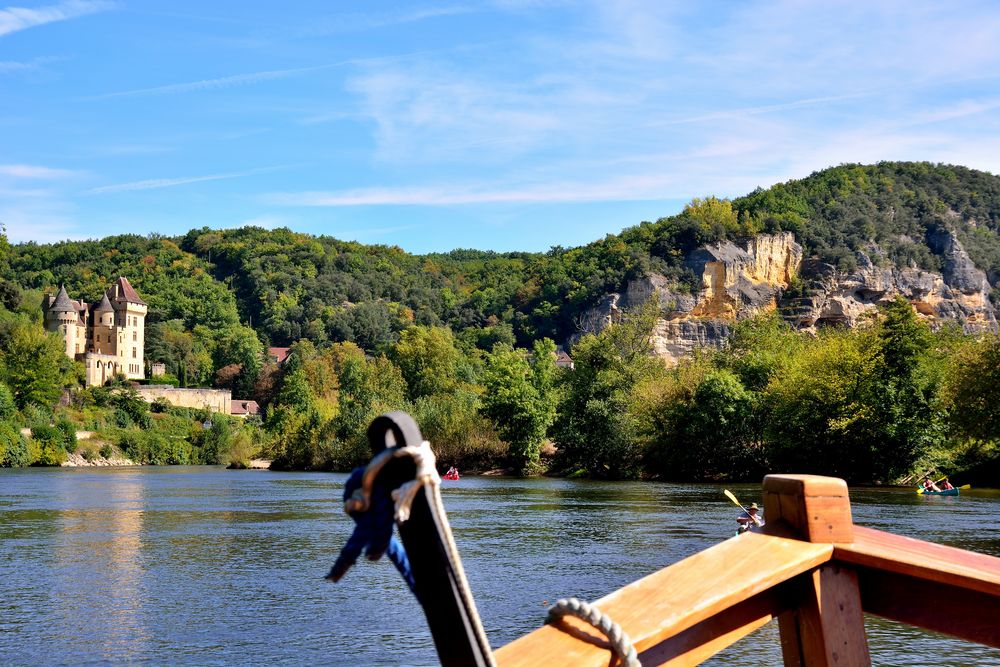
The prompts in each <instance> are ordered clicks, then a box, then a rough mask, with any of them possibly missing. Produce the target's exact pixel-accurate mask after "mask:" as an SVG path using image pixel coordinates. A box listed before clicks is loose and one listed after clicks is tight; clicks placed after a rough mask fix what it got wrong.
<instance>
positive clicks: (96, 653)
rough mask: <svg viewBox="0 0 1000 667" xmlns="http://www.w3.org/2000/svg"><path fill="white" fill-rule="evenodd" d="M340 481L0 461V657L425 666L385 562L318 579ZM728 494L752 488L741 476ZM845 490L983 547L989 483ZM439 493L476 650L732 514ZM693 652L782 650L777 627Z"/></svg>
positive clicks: (918, 638) (873, 629)
mask: <svg viewBox="0 0 1000 667" xmlns="http://www.w3.org/2000/svg"><path fill="white" fill-rule="evenodd" d="M344 479H345V476H344V475H338V474H317V473H278V472H266V471H230V470H223V469H221V468H215V467H142V468H118V469H96V468H89V469H88V468H77V469H69V468H64V469H28V470H0V664H3V665H12V664H13V665H21V664H24V665H35V664H38V665H53V664H73V665H78V664H102V663H152V664H172V665H173V664H198V665H210V664H241V665H243V664H245V665H259V664H267V665H275V664H306V663H308V664H332V665H382V664H384V665H396V664H434V663H435V662H436V658H435V653H434V649H433V644H432V642H431V639H430V635H429V633H428V631H427V629H426V625H425V622H424V619H423V616H422V612H421V610H420V608H419V606H418V605H417V604H416V602H415V601H414V600H413V598H412V597H411V595H410V593H409V592H408V591H407V590H406V589H405V586H404V584H403V583H402V581H401V580H400V578H399V576H398V575H397V574H396V572H395V570H394V569H393V568H392V566H391V565H389V564H388V563H384V562H379V563H369V562H361V563H359V564H358V565H357V566H356V567H355V568H354V569H352V570H351V572H350V573H349V574H348V575H347V577H346V578H345V579H344V580H343V581H342V582H340V583H338V584H331V583H328V582H325V581H324V580H323V579H322V577H323V575H324V574H325V573H326V572H327V570H328V569H329V567H330V565H331V564H332V563H333V560H334V558H335V557H336V554H337V552H338V550H339V548H340V546H341V545H342V544H343V543H344V541H345V540H346V539H347V537H348V535H349V534H350V531H351V521H350V519H349V518H348V517H347V516H345V515H344V514H343V513H342V511H341V503H340V500H339V499H340V496H341V488H342V484H343V482H344ZM729 488H730V489H732V490H733V491H734V492H735V493H736V494H737V495H738V496H739V497H740V499H741V500H743V501H744V502H746V503H749V502H752V501H758V502H759V501H760V496H759V486H748V485H743V486H739V485H730V486H729ZM851 495H852V501H853V511H854V520H855V522H856V523H858V524H861V525H866V526H871V527H874V528H880V529H884V530H890V531H892V532H895V533H899V534H904V535H911V536H914V537H921V538H923V539H928V540H931V541H935V542H941V543H944V544H950V545H953V546H957V547H962V548H966V549H973V550H976V551H981V552H985V553H990V554H993V555H996V556H1000V528H998V522H997V519H998V517H1000V491H972V492H967V493H963V494H962V495H961V496H960V497H958V498H921V497H918V496H917V495H916V494H915V493H913V492H911V491H907V490H875V489H856V490H852V492H851ZM444 499H445V505H446V507H447V509H448V513H449V518H450V520H451V523H452V527H453V530H454V532H455V536H456V539H457V542H458V545H459V549H460V551H461V554H462V559H463V561H464V564H465V567H466V571H467V574H468V577H469V580H470V584H471V586H472V589H473V591H474V593H475V596H476V601H477V604H478V607H479V611H480V614H481V615H482V618H483V622H484V624H485V626H486V633H487V635H488V636H489V638H490V641H491V643H492V644H493V645H494V646H501V645H503V644H505V643H507V642H508V641H510V640H512V639H514V638H515V637H517V636H519V635H521V634H523V633H525V632H527V631H529V630H531V629H534V628H536V627H538V625H539V624H540V623H541V622H542V620H543V618H544V616H545V611H546V609H547V607H548V606H549V605H550V604H551V603H552V602H554V601H555V600H556V599H557V598H559V597H568V596H576V597H579V598H580V599H584V600H595V599H597V598H599V597H601V596H602V595H604V594H606V593H608V592H610V591H612V590H614V589H616V588H618V587H620V586H622V585H624V584H626V583H628V582H630V581H633V580H635V579H637V578H639V577H642V576H644V575H646V574H649V573H650V572H653V571H654V570H656V569H659V568H661V567H663V566H665V565H668V564H670V563H673V562H675V561H677V560H679V559H681V558H684V557H685V556H688V555H691V554H693V553H695V552H697V551H699V550H701V549H704V548H706V547H708V546H711V545H713V544H715V543H717V542H719V541H720V540H723V539H726V538H728V537H730V536H731V535H732V534H733V529H734V527H735V525H736V523H735V516H736V514H737V513H738V509H737V508H736V507H735V506H733V505H732V504H731V503H730V502H729V501H728V500H727V499H726V498H725V496H723V494H722V487H721V486H714V485H695V484H685V485H674V484H657V483H621V482H619V483H604V482H591V481H572V480H560V479H510V478H496V477H480V478H476V477H467V478H463V479H462V480H460V481H458V482H445V486H444ZM766 566H767V564H766V563H747V564H746V567H747V568H754V567H766ZM733 576H734V577H736V576H739V572H734V573H733ZM866 622H867V625H868V631H869V643H870V646H871V651H872V657H873V660H874V662H875V664H879V665H910V664H914V663H920V664H934V663H938V662H941V663H948V664H951V665H1000V651H997V650H995V649H989V648H985V647H982V646H978V645H975V644H969V643H965V642H961V641H958V640H954V639H950V638H947V637H944V636H941V635H935V634H932V633H927V632H923V631H920V630H916V629H913V628H909V627H905V626H901V625H898V624H895V623H889V622H887V621H884V620H880V619H875V618H871V617H869V618H868V619H867V621H866ZM708 664H714V665H741V666H742V665H765V664H767V665H770V664H780V650H779V647H778V632H777V627H776V624H775V623H771V624H769V625H768V626H766V627H764V628H762V629H761V630H759V631H758V632H757V633H754V634H753V635H750V636H749V637H747V638H745V639H743V640H742V641H741V642H739V643H738V644H736V645H735V646H733V647H731V648H730V649H727V650H726V651H724V652H722V653H720V654H719V655H717V656H716V657H715V658H713V659H712V660H711V661H710V663H708Z"/></svg>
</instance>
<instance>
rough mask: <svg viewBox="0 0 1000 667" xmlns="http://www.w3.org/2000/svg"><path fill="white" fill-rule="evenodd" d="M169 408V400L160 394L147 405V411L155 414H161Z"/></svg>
mask: <svg viewBox="0 0 1000 667" xmlns="http://www.w3.org/2000/svg"><path fill="white" fill-rule="evenodd" d="M169 410H170V401H168V400H167V399H165V398H163V397H162V396H160V397H159V398H157V399H156V400H155V401H153V403H152V404H151V405H150V406H149V411H150V412H154V413H157V414H163V413H165V412H167V411H169Z"/></svg>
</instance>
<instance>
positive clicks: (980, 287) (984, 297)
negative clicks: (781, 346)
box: [782, 232, 997, 332]
mask: <svg viewBox="0 0 1000 667" xmlns="http://www.w3.org/2000/svg"><path fill="white" fill-rule="evenodd" d="M931 248H932V250H934V251H935V252H936V253H938V254H939V255H940V256H941V258H942V260H943V264H944V268H943V270H942V272H941V273H933V272H930V271H923V270H921V269H917V268H905V269H900V268H897V267H894V266H875V264H874V263H873V262H872V261H871V259H870V258H869V257H868V255H867V254H865V253H860V252H859V253H858V254H857V258H858V268H857V270H855V271H851V272H846V273H845V272H840V271H837V270H836V269H835V268H834V267H833V266H831V265H829V264H823V263H821V262H818V261H815V260H807V261H806V262H804V263H803V265H802V269H801V275H802V278H803V282H804V283H805V284H806V285H807V287H806V290H805V294H804V295H802V296H799V297H795V298H788V299H786V300H785V302H784V303H783V304H782V313H783V314H784V315H785V318H786V319H787V320H788V321H789V322H790V323H791V324H792V325H793V326H796V327H798V328H800V329H806V330H813V329H814V328H815V327H816V326H822V325H826V324H838V325H845V326H849V327H855V326H858V325H859V324H861V323H862V321H863V320H864V319H866V318H868V317H871V316H872V315H873V314H874V312H875V311H876V310H877V309H878V307H879V306H880V305H884V304H886V303H888V302H889V301H891V300H892V299H894V298H895V297H896V296H897V295H902V296H903V297H904V298H905V299H906V300H908V301H909V302H910V303H911V304H912V305H913V307H914V309H916V311H917V312H918V313H919V314H920V315H922V316H923V317H924V318H926V319H927V320H928V321H930V323H931V324H932V325H936V324H940V323H942V322H945V321H948V320H951V321H955V322H957V323H959V324H960V325H961V326H962V327H963V329H965V330H966V331H967V332H976V331H993V330H996V327H997V320H996V313H995V312H994V308H993V304H992V303H990V299H989V295H990V284H989V282H988V281H987V279H986V274H985V273H984V272H983V271H981V270H979V269H978V268H976V266H975V265H974V264H973V263H972V260H971V259H970V258H969V255H968V253H966V252H965V249H964V248H962V244H961V243H960V242H959V241H958V239H957V238H955V236H954V235H953V234H952V233H950V232H941V233H940V234H939V235H937V237H936V238H934V239H932V240H931Z"/></svg>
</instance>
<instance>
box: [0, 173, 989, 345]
mask: <svg viewBox="0 0 1000 667" xmlns="http://www.w3.org/2000/svg"><path fill="white" fill-rule="evenodd" d="M623 222H625V221H623ZM942 229H947V230H951V231H953V232H954V233H955V235H956V236H957V238H958V239H960V241H961V243H962V244H963V245H964V247H965V249H966V250H967V251H968V253H969V255H970V256H971V258H972V259H973V261H974V262H975V264H976V265H977V266H978V267H979V268H981V269H983V270H985V271H986V272H987V275H988V277H989V280H990V283H991V285H992V286H993V287H994V291H993V296H994V301H996V300H997V296H998V294H1000V293H998V290H997V289H996V287H997V284H998V282H1000V234H998V231H1000V177H997V176H994V175H992V174H988V173H985V172H980V171H975V170H971V169H966V168H963V167H953V166H944V165H932V164H928V163H880V164H877V165H872V166H858V165H844V166H840V167H835V168H831V169H826V170H824V171H821V172H817V173H815V174H813V175H811V176H809V177H808V178H805V179H802V180H796V181H789V182H788V183H784V184H780V185H775V186H773V187H771V188H769V189H766V190H764V189H758V190H757V191H754V192H752V193H750V194H748V195H746V196H744V197H741V198H738V199H736V200H733V201H731V202H730V201H726V200H717V199H715V198H713V197H708V198H706V199H701V200H699V199H696V200H694V201H692V203H691V204H689V205H688V206H687V207H686V208H685V210H684V211H683V212H682V213H680V214H678V215H675V216H671V217H667V218H661V219H660V220H657V221H656V222H643V223H641V224H639V225H637V226H634V227H629V228H627V229H624V230H623V231H622V232H621V233H619V234H615V235H609V236H607V237H606V238H604V239H602V240H599V241H595V242H593V243H591V244H589V245H586V246H582V247H577V248H569V249H566V248H561V247H556V248H553V249H551V250H550V251H549V252H547V253H544V254H542V253H494V252H484V251H476V250H456V251H452V252H450V253H443V254H429V255H413V254H410V253H407V252H404V251H403V250H401V249H399V248H395V247H386V246H368V245H363V244H359V243H353V242H345V241H339V240H336V239H333V238H330V237H325V236H320V237H315V236H311V235H308V234H300V233H295V232H292V231H289V230H287V229H276V230H264V229H259V228H242V229H234V230H225V231H216V230H211V229H208V228H202V229H197V230H192V231H190V232H188V233H187V234H186V235H184V236H182V237H175V238H168V237H162V236H158V235H151V236H149V237H140V236H135V235H121V236H113V237H108V238H105V239H102V240H99V241H67V242H62V243H55V244H44V245H43V244H35V243H26V244H20V245H15V246H13V247H12V248H10V252H9V253H8V261H7V262H6V264H5V265H3V266H0V270H2V272H3V274H4V275H3V277H4V278H5V279H6V281H8V282H7V284H6V285H5V286H4V288H5V289H4V292H5V294H4V299H5V300H7V301H10V300H13V299H15V295H14V293H13V292H15V291H16V290H17V289H20V290H27V291H29V292H28V294H31V295H32V296H33V297H34V296H40V295H36V294H33V293H32V292H31V291H42V290H50V291H51V290H53V289H55V288H56V287H58V285H59V284H65V285H66V287H67V289H68V290H69V293H70V294H71V295H73V296H74V297H83V298H86V299H88V300H95V299H97V298H98V297H99V295H100V293H101V292H102V291H103V290H104V289H106V287H107V285H108V283H109V281H111V280H113V279H114V278H116V277H117V276H119V275H125V276H127V277H128V278H129V280H130V281H131V282H132V284H133V285H134V286H135V287H136V289H137V290H138V291H139V292H140V294H142V296H143V298H144V299H145V300H146V301H147V302H148V303H149V305H150V314H149V324H150V325H153V329H152V331H151V334H152V335H151V338H150V341H149V343H150V344H149V346H148V348H147V349H148V353H147V356H150V354H155V353H156V351H157V349H158V348H157V345H158V344H159V343H160V341H162V339H163V337H164V335H165V332H167V331H169V332H174V333H178V334H179V333H182V332H185V331H193V330H194V329H195V328H196V327H198V326H199V325H201V326H204V327H206V328H207V329H208V330H211V331H215V332H219V331H225V330H230V329H242V328H243V326H241V325H249V326H251V327H252V328H253V329H254V330H255V331H256V332H257V333H258V335H259V337H260V338H261V339H262V340H263V341H266V342H269V343H270V344H272V345H287V344H289V343H291V342H294V341H296V340H299V339H300V338H308V339H310V340H312V341H313V342H314V343H316V344H318V345H322V344H324V343H327V342H332V341H344V340H346V341H355V342H357V343H358V344H359V345H361V346H362V347H364V348H366V349H369V350H374V349H379V348H380V347H383V346H385V345H387V344H389V343H392V342H394V341H395V340H396V339H398V336H399V333H400V332H401V331H402V330H403V329H405V328H406V327H407V326H409V325H410V324H411V323H417V324H435V325H436V324H447V325H449V326H451V328H452V329H453V330H454V331H455V332H456V333H457V334H458V335H459V337H460V339H461V340H464V341H465V342H466V344H468V345H469V346H470V347H471V346H477V347H481V348H483V349H489V348H490V347H492V344H493V343H494V342H496V341H503V340H506V341H509V342H512V341H514V340H515V339H516V340H517V341H519V342H520V343H527V342H529V341H531V340H534V339H536V338H539V337H542V336H547V337H552V338H554V339H556V340H557V341H558V340H564V339H566V338H567V337H568V336H569V335H571V334H572V333H574V331H575V322H576V321H577V318H578V317H579V315H580V313H581V312H582V311H583V310H584V309H586V308H588V307H590V306H591V305H593V304H594V303H595V302H596V301H597V300H598V299H600V297H601V296H602V295H604V294H606V293H608V292H611V291H615V290H619V289H620V288H621V287H622V286H623V285H624V284H625V283H626V282H627V281H628V280H630V279H633V278H636V277H639V276H641V275H644V274H647V273H650V272H657V273H661V274H663V275H666V276H667V277H669V278H674V279H676V280H677V281H678V284H680V285H682V286H683V285H685V284H688V285H690V284H691V282H692V281H693V280H695V278H694V275H693V274H691V273H690V270H689V269H687V268H686V266H685V258H686V256H687V255H688V253H690V252H691V251H692V250H694V249H695V248H697V247H699V246H701V245H704V244H706V243H710V242H715V241H720V240H723V239H733V240H738V239H742V238H745V237H748V236H751V235H754V234H757V233H761V232H775V231H792V232H794V234H795V236H796V238H797V239H798V241H799V242H800V243H801V244H802V245H803V247H804V251H805V254H806V255H807V256H810V255H812V256H817V257H818V258H820V259H822V260H823V261H826V262H828V263H831V264H833V265H835V266H839V267H840V268H841V269H844V270H849V269H850V268H852V264H853V263H854V262H855V261H856V256H857V255H856V253H857V252H858V251H864V252H867V253H869V254H872V250H873V249H876V251H877V252H875V255H877V258H878V259H879V261H882V262H889V263H895V264H896V265H898V266H917V267H920V268H925V269H928V270H932V271H940V270H941V258H940V256H939V254H937V253H936V252H935V249H934V247H933V243H931V242H930V241H929V239H931V238H933V236H934V234H935V233H936V232H938V231H940V230H942Z"/></svg>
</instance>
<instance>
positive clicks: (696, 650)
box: [639, 584, 785, 667]
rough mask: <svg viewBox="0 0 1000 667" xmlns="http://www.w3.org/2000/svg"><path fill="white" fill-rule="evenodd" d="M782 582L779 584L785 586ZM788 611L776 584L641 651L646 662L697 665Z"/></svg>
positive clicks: (673, 666) (648, 663)
mask: <svg viewBox="0 0 1000 667" xmlns="http://www.w3.org/2000/svg"><path fill="white" fill-rule="evenodd" d="M784 585H785V584H780V585H779V586H778V588H780V587H781V586H784ZM783 611H785V600H784V596H783V595H782V594H781V593H780V592H779V591H778V589H777V588H774V589H771V590H769V591H765V592H763V593H758V594H757V595H755V596H753V597H752V598H750V599H749V600H744V601H743V602H740V603H739V604H737V605H735V606H732V607H730V608H729V609H726V610H725V611H721V612H719V613H718V614H716V615H715V616H712V617H710V618H707V619H705V620H704V621H702V622H700V623H697V624H695V625H693V626H691V627H690V628H688V629H687V630H684V631H683V632H680V633H678V634H676V635H674V636H673V637H670V638H668V639H665V640H664V641H662V642H660V643H659V644H657V645H655V646H651V647H650V648H648V649H646V650H645V651H643V652H642V653H640V654H639V660H640V661H641V662H642V663H643V664H644V665H666V666H668V667H687V666H688V665H698V664H701V663H702V662H704V661H705V660H708V659H709V658H710V657H712V656H713V655H715V654H716V653H718V652H719V651H721V650H723V649H724V648H726V647H727V646H731V645H733V644H735V643H736V642H738V641H739V640H740V639H742V638H743V637H745V636H747V635H748V634H750V633H751V632H753V631H754V630H757V629H758V628H761V627H763V626H764V625H767V623H769V622H770V621H772V620H774V619H775V618H777V617H778V615H779V614H780V613H782V612H783Z"/></svg>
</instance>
